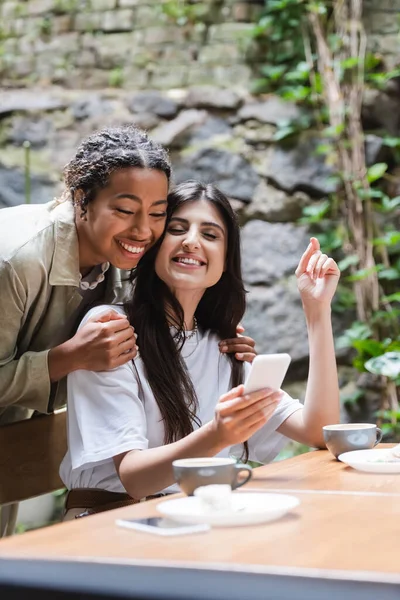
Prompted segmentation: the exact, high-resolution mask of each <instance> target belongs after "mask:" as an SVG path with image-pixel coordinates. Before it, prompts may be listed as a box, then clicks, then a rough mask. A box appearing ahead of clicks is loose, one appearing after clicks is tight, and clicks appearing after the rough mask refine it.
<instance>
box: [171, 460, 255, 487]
mask: <svg viewBox="0 0 400 600" xmlns="http://www.w3.org/2000/svg"><path fill="white" fill-rule="evenodd" d="M172 468H173V471H174V475H175V481H176V482H177V483H178V484H179V486H180V488H181V490H182V491H183V492H185V494H187V495H188V496H192V495H193V492H194V490H195V489H196V488H198V487H201V486H204V485H214V484H228V485H230V486H231V488H232V489H233V490H234V489H236V488H238V487H240V486H242V485H244V484H245V483H247V482H248V481H249V480H250V479H251V476H252V468H251V467H250V466H249V465H243V464H238V463H236V460H235V459H234V458H222V457H218V456H215V457H206V458H182V459H179V460H174V461H173V463H172ZM242 473H245V478H244V479H241V478H240V475H241V474H242Z"/></svg>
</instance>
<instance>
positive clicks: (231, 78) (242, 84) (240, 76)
mask: <svg viewBox="0 0 400 600" xmlns="http://www.w3.org/2000/svg"><path fill="white" fill-rule="evenodd" d="M213 77H214V81H218V83H219V85H220V86H221V87H232V88H237V89H241V90H243V89H244V88H248V86H249V85H250V82H251V80H252V78H253V74H252V72H251V69H250V67H248V66H247V65H225V66H222V65H219V66H217V67H214V69H213Z"/></svg>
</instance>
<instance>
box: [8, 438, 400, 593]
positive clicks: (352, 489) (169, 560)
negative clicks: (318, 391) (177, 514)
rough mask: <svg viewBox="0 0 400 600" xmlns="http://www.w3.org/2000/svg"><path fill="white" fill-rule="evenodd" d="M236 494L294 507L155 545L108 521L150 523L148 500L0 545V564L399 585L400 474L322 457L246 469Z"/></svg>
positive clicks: (154, 539)
mask: <svg viewBox="0 0 400 600" xmlns="http://www.w3.org/2000/svg"><path fill="white" fill-rule="evenodd" d="M382 446H384V444H382ZM245 489H246V491H249V490H251V489H252V490H259V491H261V490H262V491H271V492H272V491H274V492H282V493H290V494H293V495H295V496H297V497H298V498H299V499H300V504H299V506H298V507H297V508H296V509H295V510H294V511H293V512H291V513H290V514H288V515H286V516H285V517H284V518H282V519H279V520H277V521H274V522H272V523H267V524H264V525H257V526H246V527H240V528H223V529H217V528H216V529H212V530H211V531H210V532H207V533H201V534H193V535H189V536H181V537H172V538H168V537H166V538H163V537H160V536H154V535H149V534H147V533H142V532H136V531H133V530H128V529H123V528H119V527H116V525H115V519H116V518H142V517H148V516H154V515H156V514H157V510H156V506H157V504H158V503H159V502H162V501H164V500H152V501H149V502H143V503H140V504H137V505H135V506H131V507H127V508H122V509H118V510H115V511H109V512H106V513H102V514H99V515H94V516H91V517H86V518H83V519H78V520H76V521H73V522H68V523H61V524H58V525H54V526H51V527H47V528H44V529H41V530H37V531H33V532H30V533H25V534H23V535H18V536H14V537H12V538H6V539H3V540H1V541H0V558H10V557H13V558H18V557H19V558H35V559H36V558H48V559H53V560H54V559H71V560H90V561H100V562H108V561H111V562H118V563H121V564H145V565H155V566H157V565H163V566H166V565H168V566H175V567H185V566H186V567H199V568H217V569H221V568H222V569H229V570H233V569H235V570H240V571H247V572H257V573H265V574H290V575H296V574H297V575H309V576H318V577H321V576H322V577H340V578H344V579H347V578H349V579H360V580H369V581H392V582H397V583H400V562H399V549H400V535H399V526H398V524H399V523H400V474H399V475H377V474H367V473H360V472H357V471H354V470H352V469H350V468H349V467H347V466H346V465H344V464H343V463H340V462H337V461H336V460H334V459H333V457H332V456H331V455H330V454H329V453H328V451H315V452H310V453H308V454H304V455H301V456H298V457H295V458H292V459H289V460H285V461H281V462H277V463H273V464H270V465H266V466H263V467H260V468H259V469H256V470H255V472H254V478H253V480H252V482H251V483H250V484H248V485H247V486H246V488H245ZM238 493H240V492H238Z"/></svg>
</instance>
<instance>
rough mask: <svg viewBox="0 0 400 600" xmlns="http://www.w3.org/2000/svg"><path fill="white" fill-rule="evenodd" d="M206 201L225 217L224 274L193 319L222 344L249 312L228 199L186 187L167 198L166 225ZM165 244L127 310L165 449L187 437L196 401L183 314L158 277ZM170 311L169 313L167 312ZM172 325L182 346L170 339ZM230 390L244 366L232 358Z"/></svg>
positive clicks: (152, 254) (140, 275) (145, 269)
mask: <svg viewBox="0 0 400 600" xmlns="http://www.w3.org/2000/svg"><path fill="white" fill-rule="evenodd" d="M198 200H206V201H207V202H210V203H212V204H213V205H214V206H215V207H216V209H217V210H218V212H219V214H220V215H221V217H222V219H223V221H224V223H225V226H226V230H227V250H226V262H225V271H224V273H223V274H222V276H221V278H220V280H219V281H218V282H217V283H216V284H215V285H213V286H212V287H210V288H208V289H207V290H206V291H205V293H204V295H203V297H202V298H201V300H200V302H199V304H198V306H197V309H196V312H195V316H196V319H197V323H198V327H199V328H200V329H201V330H203V331H212V332H213V333H215V334H216V335H217V336H218V337H219V338H220V339H227V338H232V337H236V327H237V325H238V323H239V322H240V320H241V319H242V317H243V314H244V311H245V289H244V285H243V280H242V272H241V257H240V231H239V225H238V223H237V219H236V215H235V213H234V211H233V210H232V207H231V205H230V203H229V201H228V199H227V197H226V196H225V195H224V194H223V193H222V192H221V191H220V190H219V189H218V188H217V187H215V186H214V185H211V184H209V185H203V184H201V183H198V182H194V181H193V182H192V181H191V182H186V183H183V184H181V185H179V186H177V187H176V188H175V189H174V190H173V191H172V192H171V193H170V194H169V196H168V208H167V223H166V226H167V227H168V223H169V221H170V219H171V216H172V215H173V214H174V212H175V211H176V210H177V209H178V208H179V207H180V206H182V205H183V204H185V203H186V202H196V201H198ZM161 243H162V238H161V240H159V242H158V243H157V244H156V246H154V247H153V248H152V249H150V250H149V251H148V252H146V254H145V255H144V256H143V258H142V259H141V260H140V262H139V264H138V267H137V269H136V272H135V273H134V275H133V278H134V280H135V283H136V285H135V292H134V295H133V300H132V301H131V302H129V303H128V304H127V305H126V306H125V309H126V312H127V314H128V318H129V320H130V321H131V323H132V324H134V326H135V330H136V333H137V335H138V340H139V342H140V356H141V359H142V361H143V363H144V367H145V370H146V374H147V378H148V381H149V384H150V387H151V389H152V391H153V393H154V396H155V399H156V402H157V404H158V407H159V409H160V412H161V415H162V418H163V421H164V427H165V440H164V443H165V444H169V443H171V442H174V441H176V440H178V439H181V438H183V437H185V436H187V435H188V434H189V433H191V432H192V431H193V425H194V424H197V425H200V423H199V420H198V418H197V417H196V409H197V406H198V401H197V397H196V392H195V390H194V387H193V384H192V382H191V379H190V377H189V374H188V372H187V369H186V365H185V363H184V360H183V359H182V357H181V354H180V350H181V348H182V345H183V343H184V341H185V326H184V314H183V310H182V307H181V305H180V304H179V302H178V300H177V299H176V298H175V296H174V295H173V294H172V292H171V291H170V289H169V288H168V286H167V285H166V284H165V283H164V282H163V281H162V280H161V279H160V278H159V277H158V275H157V274H156V272H155V259H156V255H157V252H158V250H159V247H160V244H161ZM166 307H168V311H167V312H166ZM171 323H172V324H173V326H174V327H176V329H177V331H178V337H179V342H178V343H177V341H176V338H173V337H172V336H171V333H170V325H171ZM228 356H229V360H230V362H231V365H232V375H231V386H232V387H234V386H236V385H239V384H240V383H242V381H243V364H242V363H241V362H240V361H238V360H237V359H236V358H235V356H234V355H232V354H230V355H228Z"/></svg>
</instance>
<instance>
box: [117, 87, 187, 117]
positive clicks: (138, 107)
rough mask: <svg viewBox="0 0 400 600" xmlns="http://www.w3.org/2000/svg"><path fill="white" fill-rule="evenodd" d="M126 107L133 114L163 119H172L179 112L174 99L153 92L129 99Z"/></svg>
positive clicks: (142, 93)
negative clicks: (150, 115)
mask: <svg viewBox="0 0 400 600" xmlns="http://www.w3.org/2000/svg"><path fill="white" fill-rule="evenodd" d="M126 106H127V108H128V110H129V111H130V112H132V113H139V114H141V113H146V114H155V115H156V116H157V117H160V118H162V119H172V118H173V117H175V116H176V113H177V112H178V105H177V103H176V102H175V101H174V100H173V99H171V98H168V97H167V96H166V95H165V94H161V93H160V92H155V91H152V90H149V91H146V92H140V93H139V94H135V95H134V96H130V97H128V98H127V99H126Z"/></svg>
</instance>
